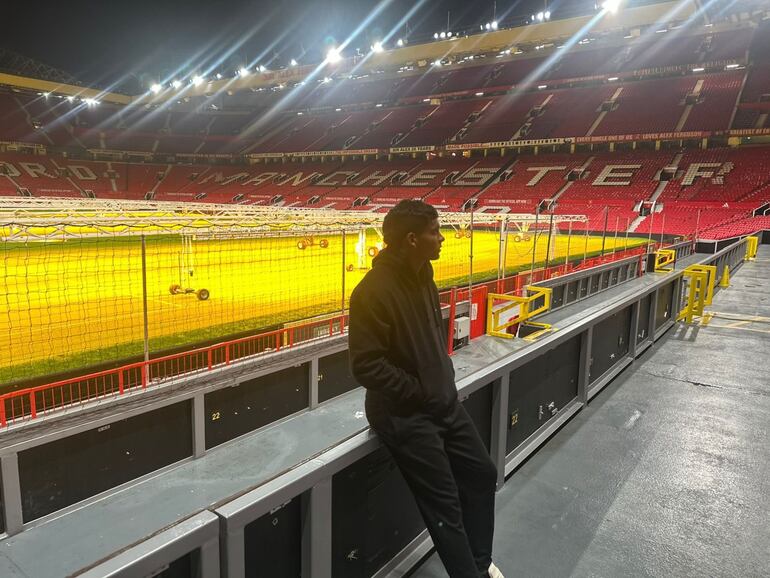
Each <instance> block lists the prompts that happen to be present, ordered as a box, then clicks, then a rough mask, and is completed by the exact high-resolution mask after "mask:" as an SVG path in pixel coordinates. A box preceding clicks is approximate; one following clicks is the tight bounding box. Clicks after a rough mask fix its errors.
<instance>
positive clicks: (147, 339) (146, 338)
mask: <svg viewBox="0 0 770 578" xmlns="http://www.w3.org/2000/svg"><path fill="white" fill-rule="evenodd" d="M142 315H143V319H144V362H145V364H146V363H147V362H148V361H150V325H149V321H148V313H147V238H146V237H145V236H144V235H142ZM148 379H149V376H148Z"/></svg>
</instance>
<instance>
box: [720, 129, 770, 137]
mask: <svg viewBox="0 0 770 578" xmlns="http://www.w3.org/2000/svg"><path fill="white" fill-rule="evenodd" d="M727 134H728V135H729V136H762V135H770V128H741V129H736V130H730V131H727Z"/></svg>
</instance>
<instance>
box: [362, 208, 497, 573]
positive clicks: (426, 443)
mask: <svg viewBox="0 0 770 578" xmlns="http://www.w3.org/2000/svg"><path fill="white" fill-rule="evenodd" d="M382 229H383V235H384V237H385V243H386V245H387V247H386V248H385V249H384V250H383V251H382V252H381V253H380V254H379V255H378V256H377V257H376V258H375V259H374V261H373V262H372V270H371V271H369V272H368V273H367V274H366V276H365V277H364V278H363V280H362V281H361V283H360V284H359V285H358V286H357V287H356V288H355V290H354V291H353V295H352V296H351V298H350V328H349V331H350V338H349V344H350V363H351V368H352V371H353V375H354V376H355V378H356V380H357V381H358V383H360V384H361V385H362V386H364V387H365V388H366V417H367V419H368V420H369V424H370V425H371V427H372V428H373V429H374V431H376V432H377V434H379V436H380V438H381V439H382V441H383V442H384V443H385V445H386V446H387V447H388V449H389V450H390V453H391V454H392V455H393V459H394V460H395V462H396V464H397V465H398V467H399V469H400V470H401V473H402V474H403V476H404V479H405V480H406V482H407V483H408V484H409V487H410V488H411V490H412V493H413V494H414V497H415V500H416V501H417V505H418V507H419V508H420V512H421V513H422V516H423V519H424V520H425V524H426V526H427V527H428V531H429V532H430V535H431V537H432V538H433V544H434V545H435V547H436V550H437V551H438V554H439V556H440V558H441V561H442V562H443V563H444V567H445V568H446V569H447V572H448V573H449V575H450V577H451V578H479V577H487V576H490V577H492V578H502V574H501V573H500V571H499V570H498V569H497V568H496V567H495V566H494V564H492V534H493V532H494V507H495V483H496V480H497V472H496V470H495V465H494V463H493V462H492V460H491V459H490V457H489V454H488V453H487V450H486V448H485V447H484V444H483V442H482V441H481V438H480V437H479V434H478V432H477V431H476V428H475V426H474V425H473V422H472V421H471V419H470V417H469V416H468V414H467V413H466V411H465V408H463V406H462V404H460V402H459V401H458V400H457V387H456V386H455V380H454V368H453V366H452V361H451V359H450V358H449V355H448V354H447V341H446V340H447V334H446V330H445V329H444V325H443V323H442V319H441V306H440V305H439V300H438V291H437V289H436V284H435V283H434V282H433V267H432V266H431V264H430V261H432V260H436V259H438V258H439V255H440V253H441V243H443V242H444V237H443V236H442V235H441V231H440V230H439V222H438V213H437V212H436V209H434V208H433V207H432V206H430V205H428V204H426V203H423V202H422V201H411V200H408V201H401V202H400V203H399V204H398V205H396V206H395V207H394V208H393V209H392V210H391V211H390V212H389V213H388V214H387V215H386V217H385V221H384V223H383V227H382Z"/></svg>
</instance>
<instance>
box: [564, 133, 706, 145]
mask: <svg viewBox="0 0 770 578" xmlns="http://www.w3.org/2000/svg"><path fill="white" fill-rule="evenodd" d="M708 136H711V133H709V132H703V131H690V132H650V133H643V134H620V135H614V136H580V137H577V138H575V142H576V143H578V144H589V143H603V142H631V141H640V140H646V141H650V140H682V139H690V138H706V137H708Z"/></svg>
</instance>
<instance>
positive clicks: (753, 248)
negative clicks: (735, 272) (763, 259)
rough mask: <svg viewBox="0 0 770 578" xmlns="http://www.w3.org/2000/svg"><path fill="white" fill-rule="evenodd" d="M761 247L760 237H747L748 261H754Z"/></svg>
mask: <svg viewBox="0 0 770 578" xmlns="http://www.w3.org/2000/svg"><path fill="white" fill-rule="evenodd" d="M758 249H759V238H758V237H746V259H745V260H746V261H753V260H754V259H756V258H757V250H758Z"/></svg>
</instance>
